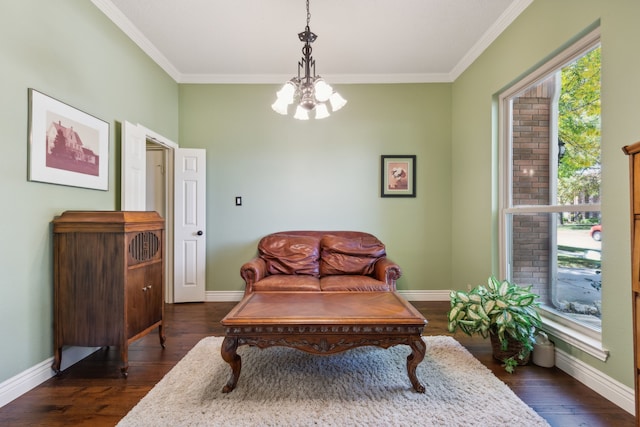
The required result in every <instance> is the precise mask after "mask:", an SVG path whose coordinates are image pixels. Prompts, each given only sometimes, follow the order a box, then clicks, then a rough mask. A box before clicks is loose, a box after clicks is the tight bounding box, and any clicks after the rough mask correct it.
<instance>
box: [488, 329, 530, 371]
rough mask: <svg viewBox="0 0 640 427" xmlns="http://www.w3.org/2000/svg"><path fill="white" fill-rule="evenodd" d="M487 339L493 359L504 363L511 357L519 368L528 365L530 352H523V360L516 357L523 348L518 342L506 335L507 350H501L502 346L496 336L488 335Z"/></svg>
mask: <svg viewBox="0 0 640 427" xmlns="http://www.w3.org/2000/svg"><path fill="white" fill-rule="evenodd" d="M489 337H490V338H491V348H492V350H493V358H494V359H496V360H499V361H500V362H504V361H505V360H506V359H508V358H510V357H513V359H514V360H515V361H516V362H517V364H518V365H520V366H522V365H526V364H528V363H529V358H530V356H531V351H529V350H525V353H524V358H522V359H520V358H519V357H518V355H519V354H520V352H521V351H522V349H523V347H524V346H523V344H522V343H521V342H520V341H516V340H514V339H513V338H511V337H510V336H508V335H506V338H507V348H506V349H504V350H503V349H502V344H501V343H500V338H498V334H494V333H490V334H489Z"/></svg>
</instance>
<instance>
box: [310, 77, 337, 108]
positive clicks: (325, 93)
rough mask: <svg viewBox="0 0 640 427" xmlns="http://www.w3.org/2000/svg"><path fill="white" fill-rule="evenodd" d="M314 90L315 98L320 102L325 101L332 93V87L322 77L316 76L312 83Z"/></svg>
mask: <svg viewBox="0 0 640 427" xmlns="http://www.w3.org/2000/svg"><path fill="white" fill-rule="evenodd" d="M313 87H314V89H315V92H316V99H317V100H318V101H320V102H326V101H328V100H329V97H330V96H331V94H332V93H333V88H332V87H331V86H329V85H328V84H327V82H325V81H324V79H322V78H320V77H318V78H317V79H316V82H315V83H314V84H313Z"/></svg>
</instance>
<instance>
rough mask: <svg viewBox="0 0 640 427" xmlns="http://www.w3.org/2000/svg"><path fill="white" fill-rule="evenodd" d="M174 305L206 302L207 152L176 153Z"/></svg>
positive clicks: (183, 149) (197, 150) (177, 151)
mask: <svg viewBox="0 0 640 427" xmlns="http://www.w3.org/2000/svg"><path fill="white" fill-rule="evenodd" d="M174 153H175V161H174V167H175V169H174V174H175V188H174V197H175V199H174V202H175V204H174V207H175V214H174V218H175V229H174V244H175V249H174V282H173V286H174V288H173V298H174V302H200V301H204V299H205V262H206V256H205V249H206V227H205V205H206V193H205V178H206V170H205V167H206V150H203V149H192V148H178V149H176V150H175V152H174Z"/></svg>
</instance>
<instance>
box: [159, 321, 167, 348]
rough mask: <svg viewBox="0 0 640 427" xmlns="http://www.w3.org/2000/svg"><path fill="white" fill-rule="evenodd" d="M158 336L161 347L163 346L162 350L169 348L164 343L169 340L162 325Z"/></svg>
mask: <svg viewBox="0 0 640 427" xmlns="http://www.w3.org/2000/svg"><path fill="white" fill-rule="evenodd" d="M158 336H159V337H160V345H161V346H162V348H167V347H166V346H165V345H164V342H165V341H166V340H167V337H166V336H165V335H164V328H163V324H162V323H160V326H158Z"/></svg>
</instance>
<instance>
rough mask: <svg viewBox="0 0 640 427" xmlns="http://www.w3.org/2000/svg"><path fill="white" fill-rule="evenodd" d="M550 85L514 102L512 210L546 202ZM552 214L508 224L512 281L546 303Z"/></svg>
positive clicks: (519, 217)
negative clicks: (526, 288) (511, 238)
mask: <svg viewBox="0 0 640 427" xmlns="http://www.w3.org/2000/svg"><path fill="white" fill-rule="evenodd" d="M553 88H554V81H553V79H549V80H547V81H545V82H542V83H541V84H538V85H537V86H535V87H534V88H532V89H530V90H528V91H526V92H525V93H523V94H522V95H521V96H519V97H517V98H515V99H513V111H512V112H513V126H512V137H513V140H512V144H513V150H512V155H513V164H512V167H513V177H512V179H513V181H512V182H513V205H514V206H519V205H548V204H549V203H550V202H551V200H550V196H551V194H550V188H549V179H550V177H549V175H550V170H549V169H550V168H549V165H550V161H549V156H550V152H551V150H550V145H549V144H550V138H551V133H550V128H549V125H550V111H551V110H550V105H551V101H552V96H553ZM550 215H551V214H526V215H525V214H520V215H516V216H514V218H513V248H512V249H513V254H512V270H511V271H513V277H512V279H513V281H514V282H515V283H518V284H520V285H530V284H532V285H534V289H535V290H536V292H537V293H538V294H539V295H540V297H541V298H540V299H541V301H543V302H548V298H549V292H548V283H549V254H550V249H551V248H550V240H549V232H550V229H549V227H550V219H551V217H550Z"/></svg>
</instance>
